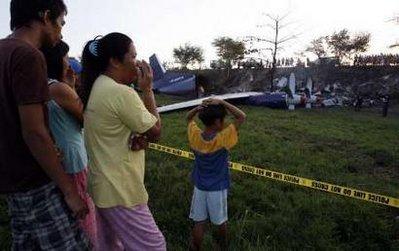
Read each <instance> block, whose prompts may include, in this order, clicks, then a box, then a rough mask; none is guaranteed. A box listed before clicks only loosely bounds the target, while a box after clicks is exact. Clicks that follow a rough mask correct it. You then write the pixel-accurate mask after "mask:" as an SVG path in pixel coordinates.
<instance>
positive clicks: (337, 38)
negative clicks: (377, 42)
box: [327, 29, 371, 62]
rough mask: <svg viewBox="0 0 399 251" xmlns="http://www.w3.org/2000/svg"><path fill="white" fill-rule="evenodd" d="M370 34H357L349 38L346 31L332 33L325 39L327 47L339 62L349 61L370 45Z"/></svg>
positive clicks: (349, 35)
mask: <svg viewBox="0 0 399 251" xmlns="http://www.w3.org/2000/svg"><path fill="white" fill-rule="evenodd" d="M370 37H371V35H370V33H363V34H357V35H354V36H352V37H351V34H349V31H348V30H347V29H343V30H341V31H339V32H334V33H333V34H332V35H331V36H329V37H328V39H327V44H328V47H329V48H330V49H331V51H332V53H333V54H334V55H335V57H337V58H338V59H339V60H340V62H342V61H343V60H344V59H351V58H352V56H353V55H354V54H356V53H359V52H365V51H367V49H368V47H369V43H370Z"/></svg>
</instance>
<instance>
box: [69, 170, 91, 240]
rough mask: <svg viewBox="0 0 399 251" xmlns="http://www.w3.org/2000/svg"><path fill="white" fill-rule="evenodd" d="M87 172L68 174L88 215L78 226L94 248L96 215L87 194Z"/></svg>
mask: <svg viewBox="0 0 399 251" xmlns="http://www.w3.org/2000/svg"><path fill="white" fill-rule="evenodd" d="M87 172H88V170H87V168H85V169H84V170H83V171H81V172H79V173H75V174H70V177H71V178H72V182H73V183H74V185H75V187H76V188H77V190H78V193H79V195H80V197H81V198H82V200H83V201H84V202H85V203H86V204H87V206H88V208H89V213H88V214H87V216H86V217H85V218H84V219H82V220H79V224H80V227H81V228H82V229H83V231H84V232H85V233H86V235H87V237H88V238H89V240H90V242H91V244H92V245H93V247H94V248H95V246H96V243H97V228H96V213H95V206H94V203H93V200H92V199H91V198H90V196H89V194H88V193H87Z"/></svg>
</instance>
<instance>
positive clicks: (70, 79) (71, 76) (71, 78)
mask: <svg viewBox="0 0 399 251" xmlns="http://www.w3.org/2000/svg"><path fill="white" fill-rule="evenodd" d="M76 79H77V77H76V74H75V72H74V71H73V70H72V68H71V67H69V68H68V70H67V72H66V76H65V82H66V84H67V85H69V86H70V87H72V88H75V85H76Z"/></svg>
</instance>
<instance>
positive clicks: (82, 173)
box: [42, 41, 96, 246]
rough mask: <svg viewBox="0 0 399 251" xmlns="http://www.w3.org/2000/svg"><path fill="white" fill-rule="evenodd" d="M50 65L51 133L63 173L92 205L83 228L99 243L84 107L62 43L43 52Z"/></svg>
mask: <svg viewBox="0 0 399 251" xmlns="http://www.w3.org/2000/svg"><path fill="white" fill-rule="evenodd" d="M42 51H43V54H44V57H45V59H46V62H47V75H48V78H49V90H50V101H49V102H48V103H47V107H48V110H49V120H50V129H51V133H52V135H53V137H54V139H55V143H56V145H57V147H58V148H59V149H60V151H61V154H62V164H63V166H64V170H65V172H66V173H67V174H69V175H70V177H71V179H72V181H73V183H74V185H75V187H76V189H77V190H78V192H79V195H80V197H81V198H82V200H84V201H85V203H86V204H87V205H88V206H89V214H88V215H87V216H86V217H85V218H84V219H82V220H81V221H80V226H81V227H82V229H83V230H84V231H85V233H86V234H87V236H88V237H89V239H90V241H91V244H92V245H93V246H94V244H95V243H96V225H95V212H94V204H93V201H92V200H91V198H90V197H89V195H88V193H87V162H88V160H87V153H86V148H85V145H84V141H83V135H82V126H83V104H82V102H81V101H80V98H79V96H78V94H77V93H76V91H75V84H76V78H75V73H74V72H73V70H72V69H71V67H70V65H69V60H68V51H69V46H68V45H67V44H66V43H65V42H63V41H61V42H60V43H58V44H57V45H56V46H55V47H53V48H47V49H42Z"/></svg>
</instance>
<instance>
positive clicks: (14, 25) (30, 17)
mask: <svg viewBox="0 0 399 251" xmlns="http://www.w3.org/2000/svg"><path fill="white" fill-rule="evenodd" d="M45 11H50V19H51V20H52V21H54V22H55V20H56V19H57V18H58V17H59V16H61V14H62V13H64V12H65V13H66V12H67V7H66V5H65V3H64V1H63V0H11V3H10V13H11V22H10V28H11V30H15V29H18V28H20V27H22V26H28V25H29V24H30V23H31V22H32V21H34V20H36V21H42V20H43V14H44V12H45Z"/></svg>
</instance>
